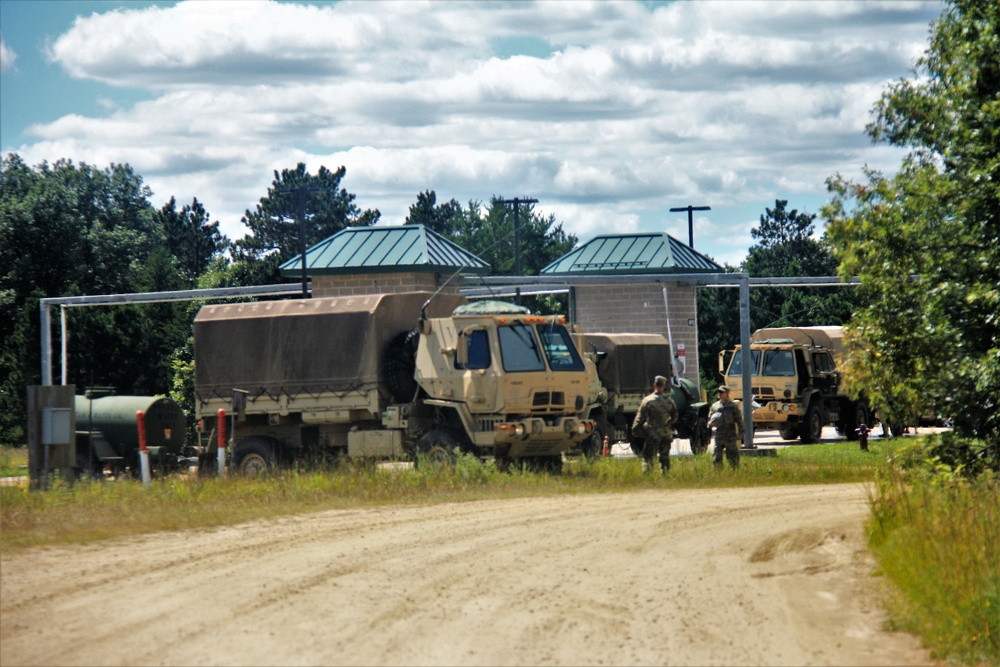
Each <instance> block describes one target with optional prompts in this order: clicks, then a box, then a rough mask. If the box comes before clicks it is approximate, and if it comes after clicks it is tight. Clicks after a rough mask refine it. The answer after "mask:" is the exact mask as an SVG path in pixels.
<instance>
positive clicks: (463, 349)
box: [455, 331, 469, 368]
mask: <svg viewBox="0 0 1000 667" xmlns="http://www.w3.org/2000/svg"><path fill="white" fill-rule="evenodd" d="M455 363H456V364H457V365H458V367H459V368H465V366H466V365H467V364H468V363H469V339H468V338H466V336H465V332H464V331H463V332H461V333H459V334H458V343H457V344H456V345H455Z"/></svg>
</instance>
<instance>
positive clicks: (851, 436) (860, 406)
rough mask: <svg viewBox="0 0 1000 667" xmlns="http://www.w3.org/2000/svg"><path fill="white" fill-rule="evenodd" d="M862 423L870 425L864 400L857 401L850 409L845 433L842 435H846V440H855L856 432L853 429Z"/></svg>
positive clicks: (856, 437)
mask: <svg viewBox="0 0 1000 667" xmlns="http://www.w3.org/2000/svg"><path fill="white" fill-rule="evenodd" d="M862 424H864V425H866V426H871V424H869V423H868V406H867V405H865V403H864V401H858V402H856V403H855V404H854V406H853V408H852V410H851V419H850V420H849V421H848V422H847V433H844V434H843V435H846V436H847V439H848V440H857V439H858V432H857V431H856V430H855V429H856V428H858V426H860V425H862Z"/></svg>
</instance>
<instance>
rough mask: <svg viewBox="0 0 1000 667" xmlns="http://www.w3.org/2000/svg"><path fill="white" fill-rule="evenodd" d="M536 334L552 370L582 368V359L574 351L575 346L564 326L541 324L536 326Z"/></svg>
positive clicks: (579, 369) (576, 369)
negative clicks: (540, 340) (539, 338)
mask: <svg viewBox="0 0 1000 667" xmlns="http://www.w3.org/2000/svg"><path fill="white" fill-rule="evenodd" d="M538 335H539V336H540V337H541V339H542V347H543V348H544V349H545V356H546V358H548V360H549V368H551V369H552V370H554V371H582V370H583V359H581V358H580V354H579V353H578V352H577V351H576V346H575V345H573V341H572V340H571V339H570V336H569V332H568V331H566V327H563V326H558V325H551V324H549V325H542V326H539V327H538Z"/></svg>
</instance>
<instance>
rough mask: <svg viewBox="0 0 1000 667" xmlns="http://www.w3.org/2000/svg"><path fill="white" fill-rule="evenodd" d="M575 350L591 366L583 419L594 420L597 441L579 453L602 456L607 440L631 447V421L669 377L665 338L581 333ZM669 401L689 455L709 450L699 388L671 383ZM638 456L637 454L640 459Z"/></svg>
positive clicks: (682, 380) (685, 382)
mask: <svg viewBox="0 0 1000 667" xmlns="http://www.w3.org/2000/svg"><path fill="white" fill-rule="evenodd" d="M574 336H575V338H576V341H577V346H578V347H579V348H580V352H581V353H582V354H583V356H584V360H585V361H587V363H588V365H592V366H593V369H594V370H593V372H592V376H591V389H590V392H589V394H588V395H589V401H588V403H587V409H586V410H585V411H584V412H583V413H582V414H581V416H582V417H584V418H586V419H590V420H593V421H594V423H595V426H594V435H593V437H592V438H591V440H590V441H587V442H584V443H582V444H581V453H583V454H585V455H593V454H597V453H599V452H600V451H601V450H600V448H601V446H602V444H603V439H604V436H605V435H607V436H608V440H609V441H610V442H621V441H629V442H633V441H634V439H633V438H632V421H633V420H634V419H635V415H636V413H637V412H638V411H639V405H640V404H641V403H642V399H643V398H645V397H646V396H647V395H648V394H649V393H650V392H652V390H653V378H654V377H655V376H657V375H665V376H667V377H671V375H672V365H671V360H672V359H673V352H672V350H671V348H670V343H669V342H668V341H667V339H666V338H665V337H664V336H663V335H661V334H638V333H577V334H574ZM670 398H672V399H673V401H674V403H675V404H676V405H677V412H678V415H679V416H678V420H677V423H676V424H674V429H675V430H676V431H677V436H678V437H680V438H684V439H686V440H688V441H689V442H690V443H691V452H692V453H693V454H701V453H702V452H704V451H705V450H706V449H707V448H708V443H709V441H710V439H711V433H710V431H709V430H708V408H709V405H708V403H706V402H704V401H702V400H701V394H700V392H699V391H698V387H697V385H695V384H694V383H693V382H691V381H690V380H688V379H686V378H679V377H677V378H671V382H670ZM638 453H639V452H636V454H638Z"/></svg>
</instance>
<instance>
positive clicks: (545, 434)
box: [194, 292, 593, 474]
mask: <svg viewBox="0 0 1000 667" xmlns="http://www.w3.org/2000/svg"><path fill="white" fill-rule="evenodd" d="M194 339H195V398H196V409H197V418H198V419H199V424H200V427H199V428H200V431H201V433H202V434H203V436H204V437H205V440H204V442H203V444H202V445H201V450H202V453H203V456H204V457H205V458H207V459H209V460H210V459H211V458H212V457H213V456H215V453H214V452H215V451H216V450H215V447H216V445H215V444H214V443H215V434H216V429H217V427H218V424H217V423H216V422H217V417H216V415H217V413H218V410H219V409H220V408H221V409H224V410H226V411H227V414H233V412H234V408H235V414H234V415H233V416H231V417H227V422H228V423H227V424H226V425H225V426H226V429H227V431H226V432H227V433H228V432H229V431H230V427H232V431H233V432H232V435H231V442H232V443H233V445H232V453H231V465H230V467H231V469H233V470H236V471H239V472H240V473H243V474H253V473H258V472H261V471H264V470H267V469H270V468H272V467H275V466H278V465H281V464H287V463H290V462H293V461H297V460H301V459H304V458H309V457H322V458H331V457H341V456H348V457H360V458H392V457H401V458H410V459H415V460H417V461H418V462H422V461H430V462H434V463H446V462H448V461H450V460H451V459H452V457H454V456H455V452H456V451H458V452H463V453H470V454H473V455H476V456H481V457H494V458H495V459H496V461H497V463H498V465H500V466H501V467H506V466H508V465H509V464H510V463H511V462H530V463H532V464H537V465H542V466H545V467H548V468H553V469H558V468H559V467H560V466H561V464H562V453H563V452H564V451H566V450H567V449H568V448H569V447H570V446H571V445H573V444H574V443H575V442H578V441H580V440H583V439H584V438H587V437H589V436H590V434H591V431H592V429H593V423H592V422H591V421H589V420H586V419H581V418H580V417H579V416H578V415H579V412H580V411H581V410H582V409H583V407H584V404H585V401H586V397H587V387H588V384H587V383H588V375H587V370H586V367H585V365H584V362H583V360H582V358H581V357H580V354H579V352H578V350H577V348H576V346H575V345H574V343H573V340H572V338H571V337H570V334H569V332H568V331H567V329H566V326H565V323H564V321H563V319H562V318H560V317H556V316H545V317H542V316H534V315H531V314H530V312H528V311H527V310H526V309H524V308H521V307H519V306H515V305H513V304H508V303H502V302H488V303H481V302H480V303H474V304H470V303H468V302H467V300H466V299H465V298H464V297H461V296H457V295H447V294H440V295H437V296H434V297H433V298H432V294H430V293H428V292H410V293H398V294H376V295H363V296H351V297H336V298H314V299H296V300H286V301H271V302H262V303H243V304H228V305H210V306H205V307H203V308H202V309H201V311H200V312H199V313H198V315H197V317H196V318H195V323H194ZM418 455H419V457H418Z"/></svg>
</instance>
